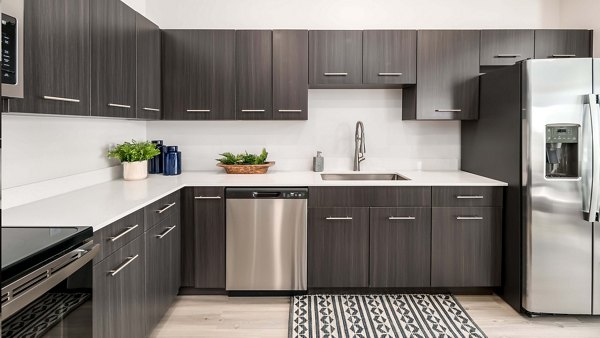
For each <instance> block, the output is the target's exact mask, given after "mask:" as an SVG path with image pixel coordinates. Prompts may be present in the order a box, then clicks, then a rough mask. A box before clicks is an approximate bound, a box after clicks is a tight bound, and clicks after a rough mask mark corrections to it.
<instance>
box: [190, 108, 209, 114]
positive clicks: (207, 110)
mask: <svg viewBox="0 0 600 338" xmlns="http://www.w3.org/2000/svg"><path fill="white" fill-rule="evenodd" d="M186 112H188V113H210V109H186Z"/></svg>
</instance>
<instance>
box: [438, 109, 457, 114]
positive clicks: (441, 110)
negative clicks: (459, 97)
mask: <svg viewBox="0 0 600 338" xmlns="http://www.w3.org/2000/svg"><path fill="white" fill-rule="evenodd" d="M435 111H436V112H437V113H460V112H461V111H462V109H436V110H435Z"/></svg>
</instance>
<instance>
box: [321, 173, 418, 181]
mask: <svg viewBox="0 0 600 338" xmlns="http://www.w3.org/2000/svg"><path fill="white" fill-rule="evenodd" d="M321 178H322V179H323V181H408V180H410V179H409V178H407V177H405V176H402V175H400V174H396V173H377V174H369V173H347V174H321Z"/></svg>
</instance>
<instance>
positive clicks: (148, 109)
mask: <svg viewBox="0 0 600 338" xmlns="http://www.w3.org/2000/svg"><path fill="white" fill-rule="evenodd" d="M142 110H147V111H160V109H157V108H148V107H144V108H142Z"/></svg>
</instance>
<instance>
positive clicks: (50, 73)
mask: <svg viewBox="0 0 600 338" xmlns="http://www.w3.org/2000/svg"><path fill="white" fill-rule="evenodd" d="M93 2H96V1H93ZM89 6H90V2H89V0H27V1H25V9H24V10H25V28H24V32H25V38H24V39H23V41H24V43H25V45H24V70H25V74H24V77H25V79H26V81H25V82H24V86H25V88H24V99H18V100H12V99H11V101H10V111H13V112H24V113H44V114H60V115H90V39H89V25H90V12H89Z"/></svg>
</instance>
